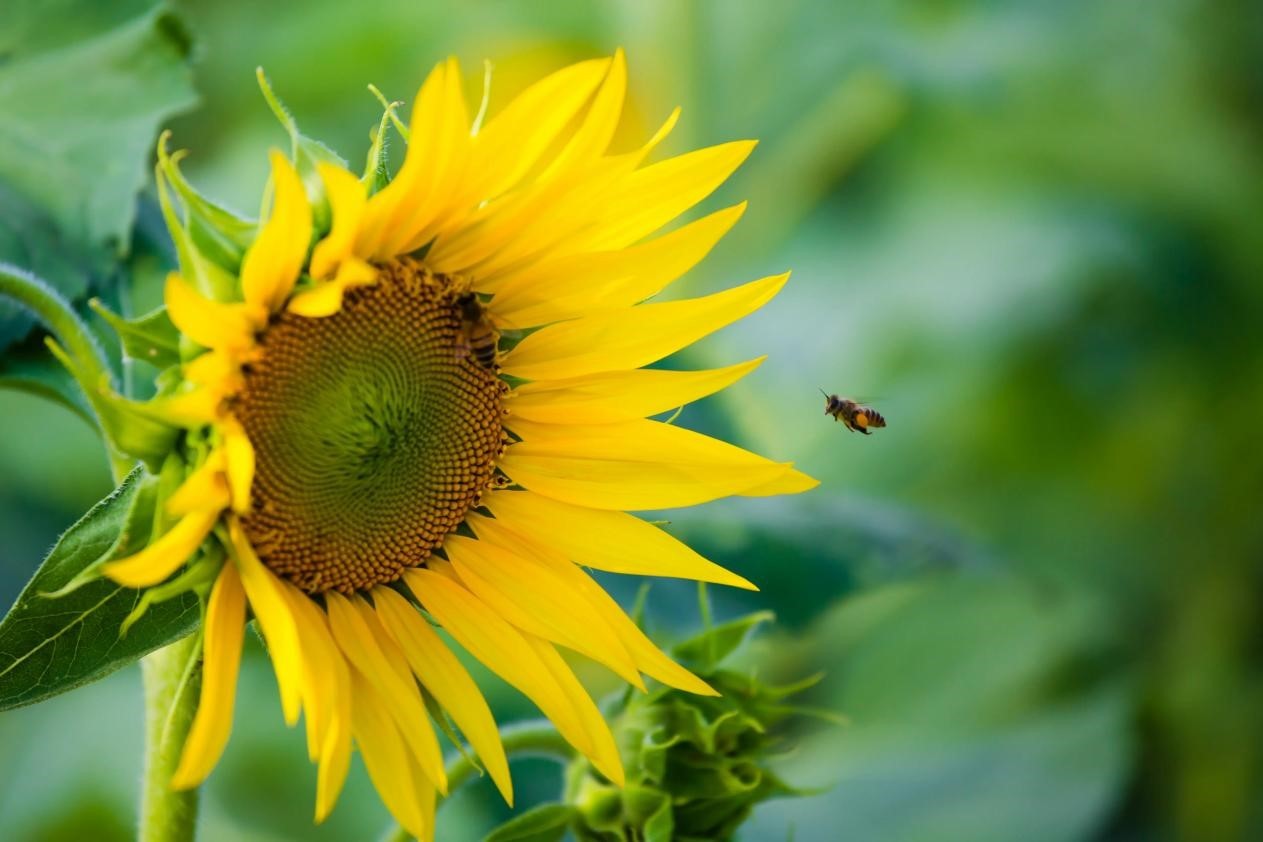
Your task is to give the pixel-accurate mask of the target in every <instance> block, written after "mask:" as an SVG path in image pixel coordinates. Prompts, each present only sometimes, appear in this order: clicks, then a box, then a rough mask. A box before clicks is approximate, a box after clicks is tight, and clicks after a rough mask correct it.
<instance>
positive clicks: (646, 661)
mask: <svg viewBox="0 0 1263 842" xmlns="http://www.w3.org/2000/svg"><path fill="white" fill-rule="evenodd" d="M469 524H470V526H471V527H472V528H473V530H474V532H475V534H477V536H478V537H479V538H480V539H481V540H482V541H484V542H490V543H492V544H495V545H496V546H499V547H504V548H506V549H512V550H514V551H516V552H517V553H518V554H519V555H522V556H529V557H530V558H532V559H535V560H538V561H539V562H540V563H541V564H544V565H547V566H548V567H549V569H551V570H552V571H553V572H555V573H556V574H557V575H558V576H560V577H561V578H562V579H564V580H565V581H566V583H567V584H568V585H569V586H570V587H573V588H574V589H575V590H576V591H578V592H580V593H582V594H583V597H584V599H585V600H587V601H588V602H589V603H590V604H591V605H592V606H593V607H594V608H595V609H596V610H597V611H598V612H600V614H601V616H602V618H603V619H604V622H606V623H608V624H609V626H610V627H611V628H612V629H613V630H614V632H615V633H616V634H617V635H618V637H619V638H620V640H622V642H623V644H624V646H626V648H627V651H628V652H630V653H631V656H632V658H633V659H634V660H635V663H636V667H637V668H638V669H640V670H641V671H643V672H644V673H645V675H648V676H651V677H653V678H656V679H658V680H659V681H661V682H662V683H663V684H668V685H670V686H672V687H677V688H679V689H681V690H686V691H688V692H690V693H697V694H699V695H703V696H717V695H719V694H718V693H716V692H715V690H714V689H713V688H711V687H710V685H708V684H707V683H706V682H704V681H702V680H701V679H700V678H698V677H697V676H695V675H693V673H691V672H689V671H688V670H686V669H685V668H684V667H682V666H680V665H679V664H677V663H675V661H672V660H671V659H670V658H668V657H667V656H666V655H665V654H663V652H662V651H661V650H660V649H658V647H657V646H655V645H654V644H653V641H651V640H650V639H649V638H648V637H646V636H645V633H644V632H642V631H641V630H640V628H639V627H638V626H637V625H636V624H635V623H634V622H632V619H631V618H630V617H628V616H627V614H626V613H624V611H623V609H622V608H621V607H620V606H619V604H618V603H617V602H615V601H614V599H613V598H612V597H611V596H610V595H609V594H608V593H606V592H605V590H604V588H602V587H601V586H600V585H598V584H597V583H596V582H595V581H593V580H592V577H591V576H589V575H588V574H586V573H584V572H583V571H582V570H580V569H579V568H578V567H576V566H575V565H574V564H572V563H571V562H570V560H569V559H567V558H566V557H565V555H564V554H560V553H558V552H557V550H556V549H555V548H553V547H552V546H550V545H549V544H547V543H542V542H537V541H533V540H531V539H530V538H528V537H526V536H525V535H522V534H519V533H517V532H515V531H513V530H512V529H511V528H510V527H509V526H508V525H506V524H505V523H504V522H503V521H502V520H500V519H496V520H492V519H490V518H485V517H482V516H480V515H470V518H469Z"/></svg>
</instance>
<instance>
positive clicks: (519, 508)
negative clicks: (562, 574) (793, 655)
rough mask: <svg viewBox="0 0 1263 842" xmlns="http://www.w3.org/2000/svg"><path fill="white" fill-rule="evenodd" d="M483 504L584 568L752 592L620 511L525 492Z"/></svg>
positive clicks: (487, 498)
mask: <svg viewBox="0 0 1263 842" xmlns="http://www.w3.org/2000/svg"><path fill="white" fill-rule="evenodd" d="M482 504H483V505H484V506H486V507H487V508H488V509H490V510H491V513H492V514H493V515H495V516H496V518H497V519H500V520H503V521H504V522H505V525H506V526H508V527H509V528H510V529H512V530H513V531H515V532H517V533H519V534H522V535H524V536H526V537H527V538H530V539H534V540H535V541H536V542H537V543H542V544H545V545H548V546H554V547H556V548H557V549H558V550H559V551H560V552H562V553H564V554H565V555H566V556H567V557H568V558H570V560H571V561H574V562H577V563H578V564H582V565H583V566H584V567H593V568H596V569H597V570H607V571H609V572H611V573H629V574H632V575H636V576H671V577H676V578H680V579H692V580H695V581H699V582H714V583H715V584H719V585H731V586H732V587H736V588H748V589H750V590H757V588H755V586H754V585H752V584H751V583H750V582H749V581H747V580H746V579H744V578H742V577H741V576H738V575H737V574H735V573H731V572H729V571H727V570H725V569H724V568H722V567H720V566H719V565H718V564H715V563H714V562H712V561H707V560H706V559H705V558H703V557H702V556H700V555H698V554H697V553H696V552H694V551H693V549H692V548H690V547H689V546H688V545H687V544H685V543H683V542H682V541H679V540H677V539H676V538H674V537H672V536H671V535H670V534H668V533H667V532H666V531H665V530H663V529H661V528H659V527H657V526H654V525H653V524H651V523H646V522H645V521H643V520H641V519H640V518H638V517H636V516H634V515H629V514H627V513H625V512H621V511H604V510H601V509H589V508H587V507H584V506H574V505H571V504H569V503H562V502H560V501H558V500H553V499H550V498H548V497H543V496H541V495H539V494H533V493H531V492H529V491H489V492H487V493H486V494H484V495H483V498H482Z"/></svg>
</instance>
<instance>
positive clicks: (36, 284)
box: [0, 263, 132, 483]
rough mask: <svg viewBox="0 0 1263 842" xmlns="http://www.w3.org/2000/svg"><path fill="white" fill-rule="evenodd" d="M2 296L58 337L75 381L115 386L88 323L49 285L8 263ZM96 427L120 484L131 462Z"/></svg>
mask: <svg viewBox="0 0 1263 842" xmlns="http://www.w3.org/2000/svg"><path fill="white" fill-rule="evenodd" d="M0 296H3V297H5V298H9V299H11V300H12V301H15V302H17V304H19V305H20V306H22V307H24V308H25V309H27V310H29V311H30V312H31V313H33V314H34V315H35V317H36V318H37V319H39V320H40V321H41V322H42V323H43V324H44V327H46V328H47V329H48V331H49V332H50V333H52V334H53V336H55V337H56V338H57V341H58V342H59V343H60V344H61V345H62V346H63V347H64V348H65V349H66V352H67V353H68V355H69V357H70V360H71V361H72V362H73V363H74V365H75V366H76V367H77V368H78V372H77V373H76V377H75V379H76V380H79V381H80V382H81V383H82V382H83V381H86V382H88V383H93V384H97V383H108V384H109V385H110V386H111V387H113V386H114V385H115V383H114V380H115V378H114V372H113V371H112V370H111V369H110V364H109V360H108V359H107V358H106V356H105V351H104V349H102V348H101V343H99V342H97V340H96V337H95V336H93V335H92V332H91V331H90V330H89V329H88V325H87V323H85V322H84V321H83V319H81V318H80V317H79V314H78V313H76V312H75V311H74V308H72V307H71V306H70V303H69V302H67V301H66V299H65V298H63V297H62V296H61V294H60V293H59V292H57V290H55V289H53V288H52V287H51V286H49V285H48V283H47V282H46V281H44V280H43V279H42V278H40V277H38V276H36V275H33V274H31V273H30V272H27V271H26V270H25V269H19V268H18V267H16V266H13V265H11V264H8V263H0ZM84 391H85V392H87V398H88V403H90V404H92V405H93V406H94V407H95V406H96V405H97V404H96V395H95V394H93V393H92V390H90V389H85V390H84ZM97 426H98V427H99V428H100V430H101V435H102V437H103V438H104V439H105V442H106V450H107V452H108V456H109V460H110V472H111V473H112V474H113V475H114V481H115V482H116V483H118V482H121V481H122V479H123V477H125V476H127V473H128V471H130V470H131V469H132V463H131V462H130V460H128V459H127V458H126V457H124V456H122V455H120V454H118V453H116V452H115V451H114V447H113V445H112V443H111V442H110V441H109V436H108V435H107V434H106V430H105V427H104V425H103V424H101V422H100V419H99V418H98V421H97Z"/></svg>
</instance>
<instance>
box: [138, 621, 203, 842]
mask: <svg viewBox="0 0 1263 842" xmlns="http://www.w3.org/2000/svg"><path fill="white" fill-rule="evenodd" d="M200 652H201V639H200V636H199V635H196V634H191V635H189V636H188V637H186V638H184V639H183V640H179V641H176V642H175V643H172V644H171V645H170V646H167V647H165V648H163V649H159V650H158V651H156V652H153V653H151V654H150V655H147V656H146V657H145V658H144V659H143V660H142V661H141V670H142V673H143V675H144V682H145V772H144V780H143V787H144V788H143V790H142V792H141V802H140V832H139V833H138V835H137V839H138V840H139V842H192V840H193V837H194V835H195V834H196V831H197V794H198V791H197V789H196V788H194V789H189V790H185V791H182V792H178V791H176V790H173V789H172V788H171V777H172V775H173V774H175V770H176V767H177V766H178V765H179V763H180V752H181V749H182V748H183V747H184V739H185V737H187V736H188V733H189V728H190V726H192V724H193V714H194V713H195V712H196V711H197V698H198V690H199V688H200V686H201V663H200V661H199V657H200Z"/></svg>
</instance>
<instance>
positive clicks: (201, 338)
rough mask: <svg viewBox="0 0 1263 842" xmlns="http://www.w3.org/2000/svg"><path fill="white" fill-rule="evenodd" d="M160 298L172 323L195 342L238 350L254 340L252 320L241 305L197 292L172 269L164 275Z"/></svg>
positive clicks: (247, 346)
mask: <svg viewBox="0 0 1263 842" xmlns="http://www.w3.org/2000/svg"><path fill="white" fill-rule="evenodd" d="M163 299H164V301H165V302H166V305H167V315H168V316H170V317H171V321H172V323H173V324H174V325H175V326H176V327H177V328H179V330H180V333H183V334H184V335H185V336H187V337H188V338H190V339H192V340H193V341H194V342H196V343H197V344H198V345H202V346H205V347H207V348H215V349H217V350H225V351H241V350H245V349H246V348H249V347H250V346H251V345H253V344H254V329H255V324H254V322H253V321H252V320H251V318H250V316H249V311H248V310H247V308H246V307H245V306H244V305H241V304H224V303H223V302H220V301H212V300H211V299H209V298H206V297H204V296H202V295H199V294H198V293H197V292H194V291H193V288H192V287H190V286H189V285H188V284H186V283H185V282H184V280H183V279H182V278H181V277H180V276H179V275H177V274H175V273H174V272H173V273H171V274H170V275H167V285H166V288H165V290H164V292H163Z"/></svg>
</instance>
